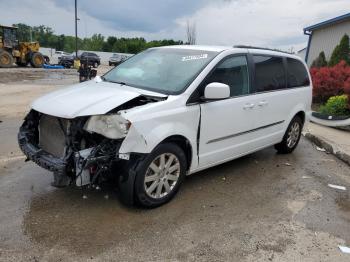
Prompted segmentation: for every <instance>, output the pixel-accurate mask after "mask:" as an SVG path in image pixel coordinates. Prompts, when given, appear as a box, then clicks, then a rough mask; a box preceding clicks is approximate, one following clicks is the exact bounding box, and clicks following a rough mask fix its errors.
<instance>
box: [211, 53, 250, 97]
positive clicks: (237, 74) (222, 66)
mask: <svg viewBox="0 0 350 262" xmlns="http://www.w3.org/2000/svg"><path fill="white" fill-rule="evenodd" d="M213 82H219V83H223V84H226V85H228V86H229V87H230V90H231V92H230V95H231V97H232V96H240V95H245V94H248V93H249V73H248V63H247V58H246V56H234V57H230V58H227V59H225V60H224V61H222V62H220V63H219V64H218V66H217V67H216V68H215V69H214V71H213V72H212V73H211V74H210V76H209V77H208V78H207V80H206V81H205V84H204V87H205V86H206V85H207V84H210V83H213Z"/></svg>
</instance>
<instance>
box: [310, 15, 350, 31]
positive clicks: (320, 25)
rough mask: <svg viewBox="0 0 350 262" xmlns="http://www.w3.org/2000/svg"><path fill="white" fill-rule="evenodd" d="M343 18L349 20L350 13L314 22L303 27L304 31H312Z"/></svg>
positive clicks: (340, 20)
mask: <svg viewBox="0 0 350 262" xmlns="http://www.w3.org/2000/svg"><path fill="white" fill-rule="evenodd" d="M345 20H350V13H347V14H345V15H341V16H337V17H335V18H332V19H329V20H326V21H323V22H321V23H318V24H315V25H311V26H308V27H305V28H304V32H312V31H314V30H317V29H320V28H322V27H326V26H329V25H332V24H336V23H339V22H342V21H345Z"/></svg>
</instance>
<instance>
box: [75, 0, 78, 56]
mask: <svg viewBox="0 0 350 262" xmlns="http://www.w3.org/2000/svg"><path fill="white" fill-rule="evenodd" d="M75 57H78V9H77V0H75Z"/></svg>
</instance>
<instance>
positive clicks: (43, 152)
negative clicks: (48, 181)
mask: <svg viewBox="0 0 350 262" xmlns="http://www.w3.org/2000/svg"><path fill="white" fill-rule="evenodd" d="M285 74H288V77H287V76H286V75H285ZM310 85H311V84H310V81H309V73H308V71H307V69H306V65H305V63H303V62H302V61H301V60H300V59H299V58H297V57H295V56H292V55H287V54H283V53H279V52H272V51H268V50H259V49H249V48H229V47H227V48H223V47H196V46H181V47H179V46H177V47H162V48H153V49H149V50H146V51H144V52H142V53H140V54H138V55H136V56H133V57H132V58H130V59H128V60H126V61H125V62H124V63H122V64H120V65H119V66H118V67H116V68H114V69H113V70H111V71H109V72H108V73H107V74H106V75H104V76H103V77H101V78H100V77H96V78H95V79H94V80H92V81H88V82H85V83H81V84H78V85H74V86H72V87H70V88H68V89H65V90H58V91H55V92H53V93H50V94H48V95H45V96H43V97H41V98H39V99H37V100H36V101H35V102H34V103H33V105H32V109H31V111H30V112H29V114H28V115H27V116H26V118H25V120H24V123H23V125H22V126H21V127H20V131H19V134H18V141H19V146H20V148H21V149H22V151H23V152H24V154H25V155H26V156H27V158H28V159H30V160H32V161H34V162H35V163H37V164H38V165H39V166H41V167H43V168H45V169H48V170H50V171H52V172H53V173H54V182H53V185H54V186H57V187H64V186H67V185H71V184H73V185H76V186H84V185H90V184H100V183H102V182H103V181H110V182H113V181H115V182H116V184H117V185H118V192H119V193H120V196H121V200H122V201H123V202H124V203H127V204H134V203H138V204H141V205H143V206H147V207H156V206H159V205H161V204H164V203H166V202H167V201H169V200H170V199H171V198H172V197H173V196H174V195H175V194H176V192H177V191H178V189H179V187H180V185H181V183H182V181H183V179H184V178H185V175H186V174H192V173H195V172H198V171H200V170H203V169H206V168H209V167H211V166H215V165H218V164H220V163H223V162H226V161H229V160H232V159H235V158H238V157H240V156H242V155H246V154H249V153H252V152H254V151H257V150H260V149H262V148H264V147H267V146H270V145H275V147H276V149H277V150H278V151H279V152H281V153H290V152H292V151H293V150H294V149H295V148H296V146H297V144H298V141H299V139H300V134H301V130H302V127H303V124H304V122H305V121H306V120H307V116H308V112H309V111H310V108H311V86H310ZM262 89H265V90H262Z"/></svg>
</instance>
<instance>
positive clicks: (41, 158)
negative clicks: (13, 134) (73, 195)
mask: <svg viewBox="0 0 350 262" xmlns="http://www.w3.org/2000/svg"><path fill="white" fill-rule="evenodd" d="M32 135H33V134H31V133H30V131H29V130H28V129H27V128H26V127H24V126H21V128H20V130H19V133H18V145H19V147H20V149H21V150H22V152H23V153H24V154H25V155H26V157H27V158H28V159H29V160H32V161H33V162H35V163H36V164H37V165H39V166H41V167H42V168H45V169H47V170H49V171H52V172H54V173H59V174H62V175H63V174H65V173H66V167H67V162H66V161H64V160H63V159H60V158H57V157H55V156H53V155H51V154H50V153H48V152H46V151H44V150H42V149H41V148H39V146H38V145H35V144H34V143H32V142H31V139H30V138H31V137H32Z"/></svg>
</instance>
